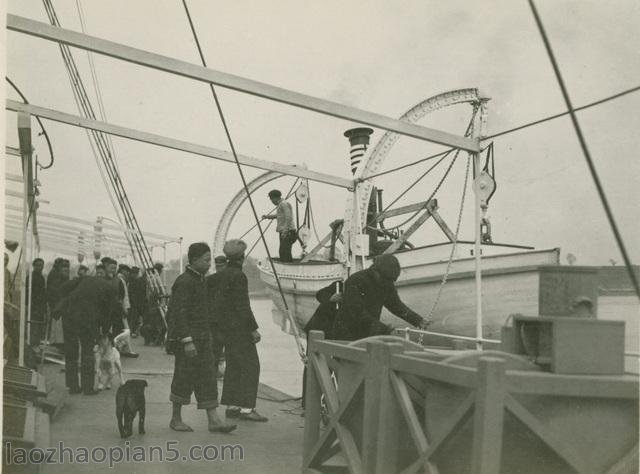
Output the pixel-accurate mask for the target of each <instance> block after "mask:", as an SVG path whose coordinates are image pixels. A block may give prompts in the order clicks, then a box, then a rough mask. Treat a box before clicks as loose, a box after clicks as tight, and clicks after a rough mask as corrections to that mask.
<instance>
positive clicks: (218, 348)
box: [207, 255, 227, 379]
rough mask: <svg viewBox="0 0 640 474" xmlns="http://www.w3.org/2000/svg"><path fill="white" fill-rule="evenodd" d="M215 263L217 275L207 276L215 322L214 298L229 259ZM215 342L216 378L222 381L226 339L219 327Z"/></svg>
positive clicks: (218, 258) (220, 258) (221, 259)
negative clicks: (221, 273)
mask: <svg viewBox="0 0 640 474" xmlns="http://www.w3.org/2000/svg"><path fill="white" fill-rule="evenodd" d="M213 263H214V266H215V273H212V274H211V275H208V276H207V294H208V295H209V310H210V311H211V312H212V314H211V317H212V320H215V315H214V314H213V308H214V302H213V297H214V295H215V293H216V287H217V285H218V281H219V279H220V272H221V271H222V270H223V269H224V268H226V266H227V257H225V256H224V255H218V256H216V258H214V259H213ZM213 342H214V343H213V355H214V356H215V358H216V377H217V378H219V379H220V378H222V377H223V376H224V337H223V336H222V331H220V330H219V327H218V329H217V330H215V331H214V341H213Z"/></svg>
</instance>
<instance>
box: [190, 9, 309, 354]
mask: <svg viewBox="0 0 640 474" xmlns="http://www.w3.org/2000/svg"><path fill="white" fill-rule="evenodd" d="M182 5H183V6H184V10H185V13H186V14H187V19H188V20H189V26H190V27H191V32H192V33H193V38H194V40H195V43H196V47H197V48H198V54H199V55H200V60H201V61H202V65H203V66H204V67H207V62H206V60H205V58H204V54H203V52H202V47H201V46H200V40H199V39H198V34H197V33H196V29H195V26H194V24H193V20H192V19H191V14H190V13H189V7H188V6H187V1H186V0H182ZM209 87H210V89H211V94H212V95H213V99H214V101H215V103H216V108H217V109H218V114H219V116H220V121H221V122H222V126H223V128H224V132H225V134H226V136H227V141H228V142H229V147H230V148H231V153H232V154H233V159H234V160H235V162H236V167H237V168H238V173H239V174H240V179H241V180H242V185H243V186H244V189H245V190H246V191H247V199H248V200H249V204H250V205H251V211H252V212H253V216H254V218H255V220H256V224H257V226H258V230H259V232H260V239H261V240H262V243H263V245H264V248H265V250H266V252H267V258H268V259H269V263H270V264H271V270H272V271H273V276H274V278H275V280H276V283H277V285H278V291H279V292H280V296H281V297H282V303H283V305H284V308H285V311H286V312H287V316H288V317H289V321H290V323H291V328H292V330H293V336H294V338H295V341H296V345H297V347H298V354H299V355H300V359H301V360H302V362H303V363H304V364H306V362H307V356H306V354H305V351H304V347H303V346H302V343H301V342H300V333H299V331H298V326H297V325H296V322H295V321H294V320H293V316H292V314H291V312H290V310H289V304H288V303H287V299H286V298H285V296H284V293H283V291H282V286H281V284H280V278H279V277H278V273H277V272H276V267H275V265H274V264H273V260H272V258H271V252H270V251H269V246H268V245H267V241H266V239H265V237H264V233H263V231H262V226H261V225H260V218H259V217H258V212H257V211H256V207H255V204H254V202H253V199H252V198H251V193H250V192H249V187H248V185H247V180H246V178H245V176H244V172H243V171H242V166H241V165H240V161H239V160H238V154H237V153H236V148H235V145H234V144H233V139H232V138H231V133H230V131H229V126H228V125H227V121H226V119H225V116H224V113H223V111H222V105H221V104H220V99H219V98H218V94H217V93H216V89H215V87H214V86H213V84H211V83H210V84H209Z"/></svg>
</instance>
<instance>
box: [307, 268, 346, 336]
mask: <svg viewBox="0 0 640 474" xmlns="http://www.w3.org/2000/svg"><path fill="white" fill-rule="evenodd" d="M336 283H337V285H338V292H340V293H342V292H343V291H344V282H342V281H337V282H333V283H331V284H330V285H328V286H325V287H324V288H321V289H320V290H318V292H317V293H316V300H318V303H320V305H319V306H318V307H317V308H316V310H315V312H314V313H313V316H311V319H310V320H309V322H307V324H306V326H305V327H304V332H305V333H306V334H307V335H309V332H310V331H323V332H324V335H325V338H327V339H332V333H333V325H334V322H335V319H336V313H337V312H338V306H339V304H338V303H334V302H332V301H331V297H332V296H333V295H335V294H336Z"/></svg>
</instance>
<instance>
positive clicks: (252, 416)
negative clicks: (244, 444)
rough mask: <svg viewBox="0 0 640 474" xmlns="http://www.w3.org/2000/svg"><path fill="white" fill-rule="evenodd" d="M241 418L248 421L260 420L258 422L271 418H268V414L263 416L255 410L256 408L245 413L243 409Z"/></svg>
mask: <svg viewBox="0 0 640 474" xmlns="http://www.w3.org/2000/svg"><path fill="white" fill-rule="evenodd" d="M239 418H240V419H241V420H247V421H258V422H265V421H269V418H267V417H266V416H262V415H261V414H260V413H258V412H257V411H256V410H255V408H254V409H253V410H251V411H250V412H249V413H244V412H242V411H241V412H240V415H239Z"/></svg>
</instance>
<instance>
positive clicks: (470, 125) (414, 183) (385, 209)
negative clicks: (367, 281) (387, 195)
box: [365, 110, 477, 230]
mask: <svg viewBox="0 0 640 474" xmlns="http://www.w3.org/2000/svg"><path fill="white" fill-rule="evenodd" d="M476 114H477V110H474V112H473V114H472V115H471V120H470V121H469V124H468V125H467V129H466V130H465V132H464V136H465V137H466V136H468V135H469V134H470V133H471V130H472V129H473V122H474V120H475V118H476ZM454 150H455V155H454V157H453V160H452V161H451V163H450V164H449V168H448V169H447V171H446V173H445V175H444V176H443V178H442V180H441V181H440V182H439V183H438V185H437V187H436V189H435V191H434V192H433V193H431V196H430V197H429V199H427V201H426V202H425V204H424V205H423V206H421V207H420V209H418V210H417V211H416V213H415V214H414V215H413V216H411V217H410V218H409V219H408V220H407V221H406V222H408V221H409V220H411V219H413V218H414V217H415V216H416V215H417V214H418V213H419V212H420V211H422V210H423V209H425V208H426V207H427V206H428V205H429V201H430V200H431V199H432V198H433V196H434V195H435V193H436V192H437V191H438V189H440V186H441V185H442V183H443V182H444V179H445V178H446V177H447V175H448V174H449V171H450V170H451V167H452V166H453V163H454V162H455V161H456V158H458V155H459V153H460V149H455V148H451V149H450V150H447V152H446V154H445V155H444V156H443V157H442V158H440V159H439V160H438V161H437V162H436V163H435V164H434V165H433V166H431V167H430V168H429V169H427V171H425V172H424V173H422V175H420V176H418V178H417V179H416V180H415V181H414V182H413V183H411V184H410V185H409V187H407V188H406V189H405V190H404V191H403V192H401V193H400V195H399V196H397V197H396V198H395V199H394V200H393V201H391V202H390V203H389V204H387V206H386V207H385V208H384V209H383V210H382V211H380V212H378V213H376V215H375V216H374V217H373V218H372V219H371V220H370V221H369V222H368V223H367V225H366V226H365V227H369V226H371V225H373V224H374V223H375V222H376V219H377V218H378V217H379V216H381V215H383V214H384V213H385V212H387V211H388V210H389V208H391V206H393V205H394V204H395V203H396V202H398V201H399V200H400V199H401V198H402V197H403V196H405V195H406V194H407V193H408V192H409V191H410V190H411V189H412V188H413V187H414V186H415V185H417V184H418V183H419V182H420V181H421V180H422V179H424V177H425V176H427V174H429V173H430V172H431V171H432V170H433V169H435V168H436V167H437V166H438V165H439V164H440V163H442V161H444V159H445V158H447V156H448V155H449V154H450V153H451V152H452V151H454ZM406 222H405V223H406ZM403 225H404V223H403ZM392 229H393V228H392ZM387 230H390V229H387Z"/></svg>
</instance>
